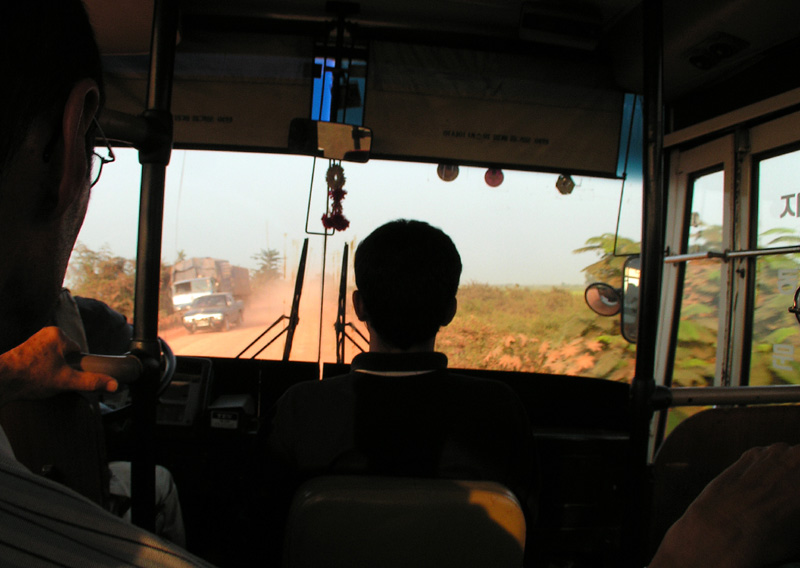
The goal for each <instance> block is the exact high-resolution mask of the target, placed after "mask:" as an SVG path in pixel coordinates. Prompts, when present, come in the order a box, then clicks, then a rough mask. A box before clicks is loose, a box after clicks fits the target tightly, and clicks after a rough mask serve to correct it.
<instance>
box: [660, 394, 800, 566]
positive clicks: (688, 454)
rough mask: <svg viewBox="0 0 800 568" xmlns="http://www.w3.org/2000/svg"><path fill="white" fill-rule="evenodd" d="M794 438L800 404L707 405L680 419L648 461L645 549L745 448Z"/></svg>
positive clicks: (799, 434)
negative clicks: (649, 479)
mask: <svg viewBox="0 0 800 568" xmlns="http://www.w3.org/2000/svg"><path fill="white" fill-rule="evenodd" d="M778 442H785V443H788V444H792V445H794V444H800V406H749V407H733V408H723V407H720V408H712V409H709V410H704V411H702V412H699V413H697V414H695V415H694V416H691V417H689V418H687V419H686V420H684V421H683V422H682V423H680V424H679V425H678V426H677V427H676V428H675V430H673V431H672V433H671V434H670V435H669V436H668V437H667V439H666V440H664V443H663V444H662V445H661V447H660V448H659V450H658V453H657V454H656V456H655V461H654V463H653V499H652V511H651V523H650V553H651V554H654V553H655V550H656V549H657V548H658V544H659V543H660V542H661V539H662V538H663V537H664V534H665V533H666V532H667V529H669V527H670V526H671V525H672V524H673V523H674V522H675V521H677V520H678V519H679V518H680V517H681V515H683V513H684V512H685V511H686V509H687V507H688V506H689V505H690V504H691V502H692V501H693V500H694V499H695V498H696V497H697V496H698V495H699V494H700V492H701V491H702V490H703V488H704V487H705V486H706V485H707V484H708V483H709V482H710V481H711V480H712V479H714V478H715V477H716V476H717V475H719V474H720V473H721V472H722V471H723V470H724V469H725V468H727V467H728V466H730V465H731V464H733V463H734V462H735V461H736V460H738V459H739V457H740V456H741V455H742V454H743V453H744V452H745V451H747V450H748V449H750V448H754V447H757V446H768V445H770V444H774V443H778Z"/></svg>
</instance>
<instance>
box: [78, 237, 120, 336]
mask: <svg viewBox="0 0 800 568" xmlns="http://www.w3.org/2000/svg"><path fill="white" fill-rule="evenodd" d="M134 273H135V263H134V262H133V261H132V260H129V259H127V258H122V257H121V256H114V255H113V254H112V252H111V251H110V250H109V249H108V248H107V247H103V248H101V249H100V250H99V251H93V250H91V249H90V248H89V247H87V246H86V245H84V244H83V243H80V242H79V243H78V244H77V245H76V246H75V250H74V251H73V252H72V260H71V262H70V265H69V270H68V272H67V281H68V282H69V286H70V289H71V292H72V293H73V294H74V295H76V296H84V297H87V298H96V299H98V300H101V301H103V302H105V303H106V304H108V305H109V306H110V307H111V308H113V309H115V310H117V311H118V312H120V313H122V314H124V315H125V316H126V317H127V318H128V319H129V320H130V319H131V318H132V317H133V296H134V289H135V287H134Z"/></svg>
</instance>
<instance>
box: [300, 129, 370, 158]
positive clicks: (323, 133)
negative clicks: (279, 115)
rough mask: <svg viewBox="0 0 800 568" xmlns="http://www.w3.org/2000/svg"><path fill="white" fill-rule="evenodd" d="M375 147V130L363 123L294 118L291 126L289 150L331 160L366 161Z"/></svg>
mask: <svg viewBox="0 0 800 568" xmlns="http://www.w3.org/2000/svg"><path fill="white" fill-rule="evenodd" d="M371 148H372V130H370V129H369V128H365V127H363V126H353V125H351V124H339V123H337V122H320V121H316V120H308V119H305V118H294V119H292V122H291V124H290V125H289V151H290V152H292V153H295V154H303V155H306V156H317V157H322V158H328V159H329V160H344V161H346V162H360V163H365V162H367V161H369V153H370V150H371Z"/></svg>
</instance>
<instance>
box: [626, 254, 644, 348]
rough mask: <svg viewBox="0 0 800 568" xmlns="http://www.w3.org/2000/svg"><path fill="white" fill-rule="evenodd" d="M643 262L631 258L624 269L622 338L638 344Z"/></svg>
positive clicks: (637, 258)
mask: <svg viewBox="0 0 800 568" xmlns="http://www.w3.org/2000/svg"><path fill="white" fill-rule="evenodd" d="M641 266H642V262H641V259H640V258H639V256H638V255H637V256H629V257H628V258H627V259H625V265H624V266H623V268H622V337H624V338H625V339H627V340H628V341H630V342H631V343H636V340H637V339H638V338H639V280H640V279H641V272H642V271H641Z"/></svg>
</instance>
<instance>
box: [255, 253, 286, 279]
mask: <svg viewBox="0 0 800 568" xmlns="http://www.w3.org/2000/svg"><path fill="white" fill-rule="evenodd" d="M252 258H253V260H255V261H256V262H258V268H256V270H255V273H254V274H253V280H255V282H256V284H258V285H264V284H266V283H267V282H270V281H272V280H276V279H277V278H278V277H279V276H280V274H281V272H280V261H281V255H280V253H279V252H278V251H277V250H275V249H261V250H260V251H259V252H258V253H257V254H254V255H253V256H252Z"/></svg>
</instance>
